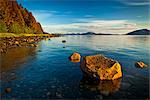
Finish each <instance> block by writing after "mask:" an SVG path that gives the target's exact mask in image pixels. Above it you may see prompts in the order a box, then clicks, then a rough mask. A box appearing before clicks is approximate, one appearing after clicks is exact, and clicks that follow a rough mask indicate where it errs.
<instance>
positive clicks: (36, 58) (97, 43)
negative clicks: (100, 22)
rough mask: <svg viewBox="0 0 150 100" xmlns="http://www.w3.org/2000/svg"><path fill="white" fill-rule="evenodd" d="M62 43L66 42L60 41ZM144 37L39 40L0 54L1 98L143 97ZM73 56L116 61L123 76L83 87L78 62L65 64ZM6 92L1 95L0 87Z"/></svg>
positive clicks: (146, 51) (146, 48)
mask: <svg viewBox="0 0 150 100" xmlns="http://www.w3.org/2000/svg"><path fill="white" fill-rule="evenodd" d="M62 40H66V41H67V42H66V43H62V42H61V41H62ZM149 43H150V37H148V36H121V35H120V36H64V37H56V38H51V40H42V41H41V42H39V46H38V47H36V48H31V47H20V48H15V49H11V50H9V51H8V53H7V54H2V55H1V80H0V81H1V87H0V89H1V96H2V98H6V99H9V98H20V99H29V98H30V99H62V98H63V99H110V98H111V99H120V98H126V99H148V98H149V69H150V68H149V67H148V68H144V69H139V68H136V67H135V66H134V63H135V62H136V61H143V62H145V63H146V64H148V65H150V62H149V61H150V58H149V57H150V54H149V52H150V45H149ZM73 52H79V53H80V54H81V55H82V56H85V55H95V54H103V55H105V56H107V57H110V58H112V59H115V60H117V61H119V63H120V64H121V65H122V71H123V77H122V78H121V79H118V80H115V81H101V82H100V83H99V84H88V83H86V82H85V81H84V79H83V77H82V72H81V70H80V63H73V62H70V61H69V59H68V57H69V56H70V55H71V54H72V53H73ZM7 87H9V88H11V92H10V93H5V92H4V89H5V88H7Z"/></svg>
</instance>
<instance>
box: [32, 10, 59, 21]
mask: <svg viewBox="0 0 150 100" xmlns="http://www.w3.org/2000/svg"><path fill="white" fill-rule="evenodd" d="M54 13H57V12H56V11H49V10H32V14H33V16H35V18H36V20H37V21H40V22H41V21H43V20H44V19H49V18H50V17H52V16H53V15H54Z"/></svg>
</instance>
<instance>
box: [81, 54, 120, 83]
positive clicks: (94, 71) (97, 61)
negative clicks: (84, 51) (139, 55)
mask: <svg viewBox="0 0 150 100" xmlns="http://www.w3.org/2000/svg"><path fill="white" fill-rule="evenodd" d="M80 68H81V70H82V71H83V73H84V74H86V75H87V76H90V77H92V78H98V79H100V80H114V79H118V78H120V77H122V71H121V66H120V64H119V63H118V62H117V61H115V60H112V59H110V58H107V57H105V56H103V55H99V54H98V55H93V56H85V57H83V61H82V62H81V65H80Z"/></svg>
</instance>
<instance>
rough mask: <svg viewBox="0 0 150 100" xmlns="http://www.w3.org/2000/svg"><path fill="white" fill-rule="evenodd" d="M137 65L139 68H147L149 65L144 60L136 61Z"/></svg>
mask: <svg viewBox="0 0 150 100" xmlns="http://www.w3.org/2000/svg"><path fill="white" fill-rule="evenodd" d="M135 66H136V67H138V68H145V67H147V65H146V64H145V63H144V62H142V61H139V62H136V63H135Z"/></svg>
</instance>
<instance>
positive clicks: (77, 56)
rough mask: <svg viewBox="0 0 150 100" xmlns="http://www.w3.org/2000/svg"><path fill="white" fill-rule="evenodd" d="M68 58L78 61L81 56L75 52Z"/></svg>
mask: <svg viewBox="0 0 150 100" xmlns="http://www.w3.org/2000/svg"><path fill="white" fill-rule="evenodd" d="M69 58H70V61H72V62H80V58H81V56H80V54H79V53H77V52H75V53H73V54H72V55H71V56H70V57H69Z"/></svg>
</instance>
